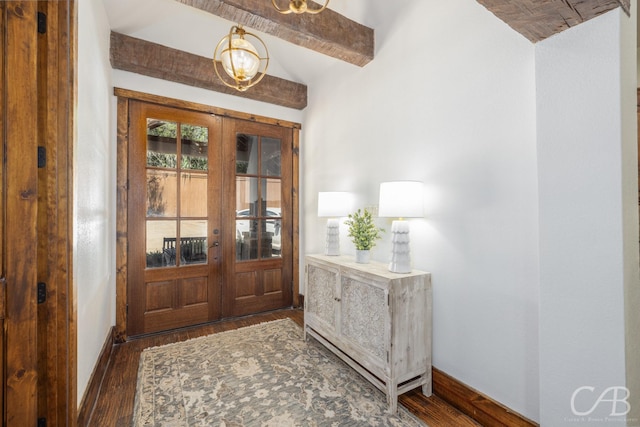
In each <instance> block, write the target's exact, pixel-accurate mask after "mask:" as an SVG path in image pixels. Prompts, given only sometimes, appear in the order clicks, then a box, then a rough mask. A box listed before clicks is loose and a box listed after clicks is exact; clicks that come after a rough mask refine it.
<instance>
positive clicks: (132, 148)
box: [126, 100, 295, 336]
mask: <svg viewBox="0 0 640 427" xmlns="http://www.w3.org/2000/svg"><path fill="white" fill-rule="evenodd" d="M128 105H129V107H128V116H129V121H128V122H129V125H128V136H129V138H128V143H129V146H128V149H127V153H128V154H127V161H126V163H127V177H128V178H127V180H126V181H127V182H128V192H127V193H128V197H127V205H126V206H127V216H126V217H127V218H126V221H127V245H126V247H127V254H126V258H127V264H126V265H127V316H126V318H127V326H126V329H127V331H126V335H128V336H136V335H143V334H148V333H152V332H157V331H161V330H168V329H174V328H178V327H184V326H190V325H195V324H200V323H206V322H210V321H213V320H217V319H220V318H222V317H234V316H240V315H245V314H251V313H258V312H262V311H267V310H273V309H277V308H282V307H289V306H291V305H292V295H293V289H292V288H293V286H294V281H293V260H294V256H293V253H294V250H293V247H294V243H293V242H294V240H295V239H294V238H293V224H294V209H293V195H292V193H293V191H292V189H293V175H294V167H293V164H294V162H293V148H292V138H293V134H294V130H293V129H292V128H288V127H283V126H278V125H274V124H268V123H256V122H251V121H247V120H240V119H234V118H230V117H221V116H218V115H213V114H209V113H203V112H197V111H193V110H185V109H181V108H175V107H169V106H162V105H158V104H155V103H146V102H140V101H134V100H130V101H129V103H128Z"/></svg>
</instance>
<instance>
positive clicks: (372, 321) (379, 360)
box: [339, 271, 391, 368]
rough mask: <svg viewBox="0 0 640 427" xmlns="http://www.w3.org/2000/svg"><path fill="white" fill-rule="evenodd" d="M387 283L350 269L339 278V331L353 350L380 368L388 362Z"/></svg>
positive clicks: (388, 317)
mask: <svg viewBox="0 0 640 427" xmlns="http://www.w3.org/2000/svg"><path fill="white" fill-rule="evenodd" d="M388 294H389V292H388V286H387V283H379V282H375V281H371V279H363V278H361V277H359V276H357V275H351V274H349V272H348V271H346V272H343V274H342V275H341V277H340V313H339V316H340V333H341V335H342V337H343V338H344V339H345V340H346V341H347V342H349V343H350V344H351V345H352V346H353V347H354V351H358V352H360V353H362V355H363V356H364V357H366V358H367V359H369V361H370V363H373V364H374V365H375V366H377V367H379V368H384V367H385V366H386V365H387V362H388V358H389V348H388V343H389V342H390V339H389V335H390V330H389V329H390V325H391V322H390V320H389V319H390V313H389V298H388Z"/></svg>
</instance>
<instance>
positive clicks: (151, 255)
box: [146, 220, 177, 268]
mask: <svg viewBox="0 0 640 427" xmlns="http://www.w3.org/2000/svg"><path fill="white" fill-rule="evenodd" d="M176 225H177V223H176V221H165V220H160V221H157V220H147V227H146V228H147V230H146V231H147V233H146V236H147V239H146V240H147V244H146V252H147V268H157V267H166V266H169V265H175V264H176V233H177V227H176Z"/></svg>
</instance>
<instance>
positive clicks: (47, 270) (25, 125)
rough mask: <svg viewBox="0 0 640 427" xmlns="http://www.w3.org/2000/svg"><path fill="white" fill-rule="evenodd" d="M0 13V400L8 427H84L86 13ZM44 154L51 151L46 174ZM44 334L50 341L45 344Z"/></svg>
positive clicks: (60, 7) (38, 6) (64, 3)
mask: <svg viewBox="0 0 640 427" xmlns="http://www.w3.org/2000/svg"><path fill="white" fill-rule="evenodd" d="M0 10H2V12H3V13H4V14H5V15H4V16H5V18H6V19H7V22H6V23H7V24H8V25H6V26H5V25H3V26H0V27H1V29H2V35H1V37H0V39H1V43H2V48H0V56H2V59H3V68H2V78H1V81H0V96H1V99H2V103H1V104H2V106H1V107H0V111H2V123H1V125H0V129H1V130H2V136H3V138H5V139H4V141H3V142H4V143H5V144H6V145H7V152H6V157H5V158H4V159H3V160H4V161H5V163H4V164H5V169H4V171H3V173H2V178H3V193H4V197H5V198H6V201H7V204H6V205H5V206H3V210H5V209H6V211H7V215H6V217H5V218H4V224H3V227H2V229H1V237H2V239H3V241H4V242H5V249H6V252H4V253H3V254H2V259H3V270H4V271H3V274H5V275H6V277H5V282H4V283H6V285H4V286H3V289H1V291H2V292H3V296H4V297H6V301H5V304H4V307H2V308H4V311H5V312H4V314H5V315H6V316H5V318H4V326H5V329H4V332H5V337H6V339H7V340H6V342H5V343H4V344H5V346H4V349H3V350H4V352H5V353H4V354H6V355H7V364H6V366H5V370H4V371H3V370H2V369H0V372H1V373H2V375H3V378H2V382H3V384H4V386H6V388H5V389H4V390H3V393H0V394H4V396H3V397H4V399H3V400H4V405H6V406H4V408H3V409H4V410H3V418H2V421H1V422H2V424H3V425H7V426H22V425H36V423H37V420H38V419H40V418H45V419H46V422H47V424H48V425H51V426H58V425H59V426H62V425H66V426H75V425H76V424H77V384H76V382H77V381H76V377H77V376H76V372H77V367H76V359H77V357H76V354H77V349H76V324H75V318H76V316H75V303H74V292H73V284H72V280H71V271H72V268H71V254H72V247H71V245H72V242H73V239H72V225H71V223H72V220H71V213H72V206H73V200H72V171H71V168H72V152H73V143H74V138H75V133H74V131H73V129H74V117H75V115H74V111H75V109H76V92H77V90H76V82H77V78H76V61H77V57H76V52H77V49H76V47H77V33H76V30H77V5H76V1H75V0H61V1H54V0H52V1H38V2H30V1H10V2H5V3H3V5H2V8H0ZM38 12H40V13H42V14H44V15H46V19H47V25H46V31H44V32H38V15H37V13H38ZM3 20H4V18H3ZM9 82H10V84H9ZM5 107H7V108H6V109H4V108H5ZM38 146H42V147H44V148H45V149H46V152H47V156H46V157H47V164H46V166H45V167H44V168H41V169H38V168H37V151H38V149H37V148H38ZM7 224H10V225H11V227H6V225H7ZM41 281H42V282H45V283H46V284H47V289H46V297H47V301H46V302H45V303H43V304H40V305H36V293H37V292H36V286H37V283H38V282H41ZM2 305H3V304H2V301H0V306H2ZM0 317H1V316H0ZM38 334H40V337H43V336H44V337H45V339H46V342H44V343H42V342H41V343H40V345H38V338H37V336H38ZM38 364H41V365H44V366H42V367H41V368H40V369H39V368H38V366H37V365H38ZM45 372H46V374H44V373H45Z"/></svg>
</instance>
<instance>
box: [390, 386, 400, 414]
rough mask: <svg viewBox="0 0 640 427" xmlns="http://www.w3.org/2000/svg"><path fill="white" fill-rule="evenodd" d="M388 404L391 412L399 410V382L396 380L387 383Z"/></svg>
mask: <svg viewBox="0 0 640 427" xmlns="http://www.w3.org/2000/svg"><path fill="white" fill-rule="evenodd" d="M387 404H388V405H389V413H390V414H395V413H396V412H398V384H396V383H395V382H391V383H387Z"/></svg>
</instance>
